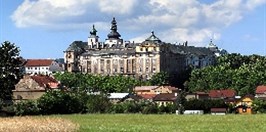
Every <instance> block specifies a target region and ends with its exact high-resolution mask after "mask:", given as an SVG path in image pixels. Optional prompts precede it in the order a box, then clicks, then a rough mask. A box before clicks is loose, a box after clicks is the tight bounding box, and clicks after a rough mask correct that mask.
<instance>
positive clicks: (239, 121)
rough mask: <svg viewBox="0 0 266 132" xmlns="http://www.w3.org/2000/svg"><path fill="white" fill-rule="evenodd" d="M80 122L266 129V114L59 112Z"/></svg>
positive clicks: (116, 131)
mask: <svg viewBox="0 0 266 132" xmlns="http://www.w3.org/2000/svg"><path fill="white" fill-rule="evenodd" d="M56 117H61V118H65V119H70V120H71V121H72V122H74V123H78V124H79V125H80V129H79V130H80V131H81V132H91V131H93V132H94V131H95V132H99V131H102V132H110V131H111V132H112V131H113V132H121V131H130V132H140V131H141V132H156V131H157V132H266V115H259V114H257V115H225V116H213V115H174V114H173V115H167V114H165V115H164V114H162V115H142V114H85V115H78V114H77V115H57V116H56Z"/></svg>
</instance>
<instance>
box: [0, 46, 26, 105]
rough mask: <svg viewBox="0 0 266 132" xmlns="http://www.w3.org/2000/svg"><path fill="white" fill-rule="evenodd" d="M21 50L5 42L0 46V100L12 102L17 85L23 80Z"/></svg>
mask: <svg viewBox="0 0 266 132" xmlns="http://www.w3.org/2000/svg"><path fill="white" fill-rule="evenodd" d="M19 51H20V50H19V48H18V47H16V46H15V44H11V43H10V42H8V41H5V42H3V43H2V44H1V46H0V58H1V59H0V99H3V100H10V99H11V98H12V90H13V89H14V88H15V84H16V83H17V82H18V81H19V79H20V78H21V73H20V66H21V64H22V61H21V57H20V56H19Z"/></svg>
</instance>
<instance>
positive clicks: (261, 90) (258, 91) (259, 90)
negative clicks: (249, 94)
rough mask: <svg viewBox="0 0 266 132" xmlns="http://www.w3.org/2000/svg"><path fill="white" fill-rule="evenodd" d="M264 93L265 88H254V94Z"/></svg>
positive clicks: (262, 86)
mask: <svg viewBox="0 0 266 132" xmlns="http://www.w3.org/2000/svg"><path fill="white" fill-rule="evenodd" d="M265 92H266V86H264V85H261V86H258V87H257V88H256V94H263V93H265Z"/></svg>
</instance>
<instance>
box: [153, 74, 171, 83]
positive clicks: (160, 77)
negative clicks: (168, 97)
mask: <svg viewBox="0 0 266 132" xmlns="http://www.w3.org/2000/svg"><path fill="white" fill-rule="evenodd" d="M150 83H151V85H158V86H161V85H165V84H168V83H169V74H168V73H167V72H159V73H157V74H155V75H153V76H152V77H151V80H150Z"/></svg>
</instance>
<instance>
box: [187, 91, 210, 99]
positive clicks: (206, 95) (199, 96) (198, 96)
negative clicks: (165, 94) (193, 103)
mask: <svg viewBox="0 0 266 132" xmlns="http://www.w3.org/2000/svg"><path fill="white" fill-rule="evenodd" d="M185 98H186V100H190V99H202V100H204V99H209V93H206V92H194V93H187V94H186V97H185Z"/></svg>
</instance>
